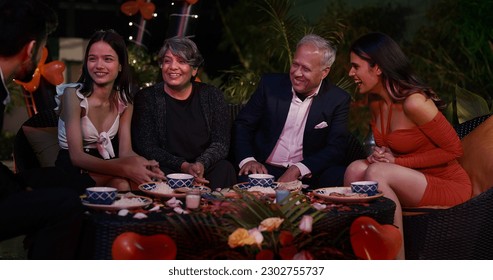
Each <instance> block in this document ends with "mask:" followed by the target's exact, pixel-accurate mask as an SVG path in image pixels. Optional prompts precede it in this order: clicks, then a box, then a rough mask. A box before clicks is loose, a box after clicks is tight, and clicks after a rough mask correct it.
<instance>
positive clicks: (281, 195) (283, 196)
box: [276, 190, 289, 204]
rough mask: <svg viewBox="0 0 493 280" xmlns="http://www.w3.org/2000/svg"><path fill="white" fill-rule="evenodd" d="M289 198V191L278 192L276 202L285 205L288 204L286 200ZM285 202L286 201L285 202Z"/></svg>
mask: <svg viewBox="0 0 493 280" xmlns="http://www.w3.org/2000/svg"><path fill="white" fill-rule="evenodd" d="M288 196H289V191H288V190H276V202H277V203H278V204H284V203H286V202H287V200H286V198H287V197H288ZM283 200H285V201H283Z"/></svg>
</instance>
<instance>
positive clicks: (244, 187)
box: [233, 182, 277, 197]
mask: <svg viewBox="0 0 493 280" xmlns="http://www.w3.org/2000/svg"><path fill="white" fill-rule="evenodd" d="M252 187H254V186H251V185H250V183H248V182H244V183H238V184H236V185H233V188H234V189H240V190H248V191H251V192H252V193H253V192H255V191H252V190H250V189H251V188H252ZM264 188H265V189H273V190H276V188H277V183H276V182H274V184H273V185H272V186H270V187H258V189H259V191H258V192H257V193H260V194H262V195H268V196H271V197H275V196H276V193H275V192H262V191H261V190H262V189H264Z"/></svg>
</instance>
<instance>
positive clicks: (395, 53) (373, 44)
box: [350, 32, 446, 110]
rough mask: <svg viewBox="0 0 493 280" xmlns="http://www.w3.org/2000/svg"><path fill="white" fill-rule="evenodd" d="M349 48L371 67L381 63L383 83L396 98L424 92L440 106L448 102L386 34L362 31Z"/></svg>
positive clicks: (397, 99) (402, 98)
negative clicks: (432, 87)
mask: <svg viewBox="0 0 493 280" xmlns="http://www.w3.org/2000/svg"><path fill="white" fill-rule="evenodd" d="M350 51H351V52H353V53H354V54H356V55H357V56H359V57H360V58H361V59H363V60H365V61H367V62H368V63H369V64H370V66H371V67H374V66H375V65H378V66H379V67H380V69H381V71H382V83H383V84H384V86H385V88H386V89H387V91H388V92H389V94H390V96H391V97H392V98H393V99H394V100H395V101H402V100H404V99H405V98H406V97H408V96H409V95H411V94H413V93H416V92H421V93H423V94H425V95H426V96H427V97H429V98H431V100H433V102H434V103H435V105H436V106H437V107H438V108H439V109H440V110H443V109H445V107H446V104H445V102H443V101H442V100H441V99H440V97H438V95H437V94H436V93H435V92H434V91H433V89H431V88H430V87H429V86H428V85H426V84H425V83H424V82H422V81H421V80H420V79H419V78H418V77H417V76H416V75H415V74H414V72H413V69H412V67H411V63H410V62H409V59H408V58H407V57H406V55H405V54H404V52H403V51H402V50H401V48H400V47H399V45H398V44H397V43H396V42H395V41H394V40H392V38H390V37H389V36H387V35H386V34H383V33H379V32H375V33H369V34H366V35H363V36H362V37H360V38H359V39H357V40H356V41H355V42H354V43H353V44H352V45H351V48H350Z"/></svg>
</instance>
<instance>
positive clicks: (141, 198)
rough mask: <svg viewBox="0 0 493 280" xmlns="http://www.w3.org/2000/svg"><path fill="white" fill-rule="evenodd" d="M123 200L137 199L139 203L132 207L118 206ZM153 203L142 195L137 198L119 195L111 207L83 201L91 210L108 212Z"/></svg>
mask: <svg viewBox="0 0 493 280" xmlns="http://www.w3.org/2000/svg"><path fill="white" fill-rule="evenodd" d="M122 198H135V199H136V200H137V201H138V202H139V203H135V204H134V203H132V205H123V204H118V201H119V200H121V199H122ZM151 203H152V199H150V198H149V197H145V196H140V195H135V196H124V195H118V196H117V199H116V200H115V201H114V202H113V204H110V205H104V204H91V203H89V202H88V201H86V200H84V199H82V205H84V206H87V207H89V208H91V209H96V210H106V211H115V210H121V209H136V208H141V207H144V206H147V205H149V204H151Z"/></svg>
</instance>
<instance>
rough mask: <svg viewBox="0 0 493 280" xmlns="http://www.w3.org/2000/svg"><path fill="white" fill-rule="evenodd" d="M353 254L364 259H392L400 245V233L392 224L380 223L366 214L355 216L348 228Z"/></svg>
mask: <svg viewBox="0 0 493 280" xmlns="http://www.w3.org/2000/svg"><path fill="white" fill-rule="evenodd" d="M350 239H351V246H352V247H353V251H354V254H355V255H356V257H358V258H360V259H366V260H393V259H395V257H396V256H397V254H398V253H399V250H400V249H401V246H402V235H401V233H400V231H399V229H398V228H396V227H395V226H394V225H381V224H379V223H378V222H377V221H375V220H374V219H372V218H370V217H366V216H361V217H358V218H356V219H355V220H354V221H353V223H352V224H351V229H350Z"/></svg>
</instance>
